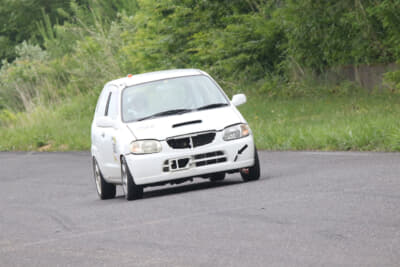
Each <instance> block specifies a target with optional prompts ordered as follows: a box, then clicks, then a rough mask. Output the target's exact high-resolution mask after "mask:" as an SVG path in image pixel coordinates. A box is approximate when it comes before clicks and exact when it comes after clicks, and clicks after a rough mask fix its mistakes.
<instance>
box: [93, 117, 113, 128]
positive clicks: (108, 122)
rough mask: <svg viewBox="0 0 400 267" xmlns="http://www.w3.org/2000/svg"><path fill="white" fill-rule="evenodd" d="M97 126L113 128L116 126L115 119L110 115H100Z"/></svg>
mask: <svg viewBox="0 0 400 267" xmlns="http://www.w3.org/2000/svg"><path fill="white" fill-rule="evenodd" d="M96 126H97V127H101V128H111V127H114V121H113V120H112V119H111V118H110V117H106V116H103V117H99V118H97V120H96Z"/></svg>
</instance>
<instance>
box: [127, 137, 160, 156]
mask: <svg viewBox="0 0 400 267" xmlns="http://www.w3.org/2000/svg"><path fill="white" fill-rule="evenodd" d="M160 151H161V143H160V142H158V141H157V140H139V141H134V142H132V143H131V152H132V153H133V154H150V153H158V152H160Z"/></svg>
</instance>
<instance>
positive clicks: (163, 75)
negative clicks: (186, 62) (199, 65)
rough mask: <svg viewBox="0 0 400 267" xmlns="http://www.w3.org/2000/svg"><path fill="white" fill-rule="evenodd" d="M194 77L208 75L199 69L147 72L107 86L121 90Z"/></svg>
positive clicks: (109, 83)
mask: <svg viewBox="0 0 400 267" xmlns="http://www.w3.org/2000/svg"><path fill="white" fill-rule="evenodd" d="M193 75H207V76H208V74H207V73H205V72H204V71H201V70H198V69H172V70H162V71H155V72H147V73H143V74H136V75H128V76H127V77H123V78H119V79H116V80H112V81H110V82H108V83H107V85H111V84H113V85H117V86H118V87H120V88H125V87H128V86H132V85H136V84H141V83H146V82H152V81H157V80H163V79H169V78H176V77H184V76H193Z"/></svg>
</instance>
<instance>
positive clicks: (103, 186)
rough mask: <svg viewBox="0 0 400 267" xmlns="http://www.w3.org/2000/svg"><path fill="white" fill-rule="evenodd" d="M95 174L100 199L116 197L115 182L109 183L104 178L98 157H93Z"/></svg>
mask: <svg viewBox="0 0 400 267" xmlns="http://www.w3.org/2000/svg"><path fill="white" fill-rule="evenodd" d="M93 174H94V181H95V182H96V189H97V194H98V195H99V197H100V199H110V198H114V197H115V193H116V190H115V184H110V183H107V182H106V181H105V180H104V177H103V174H102V173H101V171H100V168H99V165H98V163H97V161H96V159H94V158H93Z"/></svg>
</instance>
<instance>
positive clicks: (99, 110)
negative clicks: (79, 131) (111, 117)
mask: <svg viewBox="0 0 400 267" xmlns="http://www.w3.org/2000/svg"><path fill="white" fill-rule="evenodd" d="M109 94H110V91H109V90H106V89H105V90H103V92H102V93H101V95H100V97H99V101H98V103H97V107H96V117H100V116H104V114H105V110H106V105H107V102H108V101H107V100H108V95H109Z"/></svg>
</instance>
